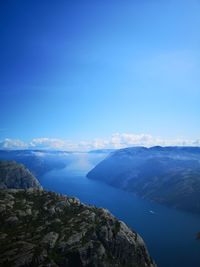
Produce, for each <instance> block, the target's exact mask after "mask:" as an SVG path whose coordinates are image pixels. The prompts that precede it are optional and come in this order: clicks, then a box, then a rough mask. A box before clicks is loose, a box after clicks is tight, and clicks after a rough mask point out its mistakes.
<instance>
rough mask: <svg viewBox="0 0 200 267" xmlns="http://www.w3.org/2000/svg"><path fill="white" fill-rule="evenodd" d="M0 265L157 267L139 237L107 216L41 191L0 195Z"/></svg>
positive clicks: (110, 216) (30, 190)
mask: <svg viewBox="0 0 200 267" xmlns="http://www.w3.org/2000/svg"><path fill="white" fill-rule="evenodd" d="M0 221H1V224H0V265H1V266H7V267H11V266H12V267H26V266H31V267H34V266H40V267H44V266H48V267H56V266H60V267H61V266H62V267H63V266H65V267H73V266H75V267H84V266H87V267H155V264H154V263H153V262H152V260H151V258H150V256H149V254H148V252H147V249H146V247H145V244H144V242H143V240H142V239H141V237H140V236H139V235H138V234H137V233H136V232H132V231H131V230H130V229H129V228H128V227H127V226H126V225H125V224H124V223H123V222H120V221H118V220H117V219H116V218H115V217H113V216H112V215H111V214H110V213H109V212H108V211H107V210H104V209H97V208H96V207H94V206H87V205H84V204H82V203H80V202H79V200H77V199H75V198H69V197H66V196H62V195H59V194H56V193H51V192H46V191H43V190H34V189H28V190H20V189H19V190H16V189H10V190H0Z"/></svg>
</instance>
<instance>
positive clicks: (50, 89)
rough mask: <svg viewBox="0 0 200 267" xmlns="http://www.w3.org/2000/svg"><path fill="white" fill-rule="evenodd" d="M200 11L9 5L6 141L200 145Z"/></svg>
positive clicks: (185, 2)
mask: <svg viewBox="0 0 200 267" xmlns="http://www.w3.org/2000/svg"><path fill="white" fill-rule="evenodd" d="M199 14H200V2H199V1H194V0H190V1H189V0H182V1H178V0H173V1H157V0H152V1H147V0H143V1H133V0H127V1H119V0H115V1H114V0H108V1H104V0H101V1H100V0H99V1H97V0H96V1H94V0H91V1H89V0H85V1H78V0H77V1H55V0H54V1H52V0H48V1H47V0H46V1H44V0H41V1H39V0H36V1H32V0H29V1H25V0H21V1H15V0H13V1H9V0H3V1H1V2H0V34H1V42H0V114H1V116H0V141H2V142H4V140H5V139H6V140H7V139H8V138H9V142H10V143H11V140H21V141H23V142H25V143H27V142H28V143H30V142H32V141H33V139H34V140H39V141H38V142H39V143H41V142H42V141H41V140H44V139H42V138H46V139H45V140H46V141H47V138H48V139H49V140H51V141H52V140H54V141H55V140H57V141H58V140H65V142H68V141H70V142H72V143H73V144H77V143H79V142H80V141H84V142H85V141H87V142H88V143H90V142H94V140H101V141H102V140H103V142H105V143H106V142H108V143H109V142H110V140H112V138H113V136H114V138H115V137H116V136H117V135H118V137H119V136H120V138H122V139H123V138H124V136H125V135H124V134H128V136H129V137H130V135H131V136H132V137H133V139H134V138H136V139H137V136H139V137H141V138H143V137H144V135H148V136H151V138H150V139H151V140H154V141H155V144H156V143H157V141H156V140H160V139H159V138H161V139H162V141H163V140H173V144H174V143H176V142H175V141H174V140H193V141H194V142H195V140H198V139H199V138H200V123H199V116H200V104H199V102H200V101H199V99H200V78H199V77H200V31H199V28H200V16H199ZM129 137H128V138H129ZM126 138H127V135H126ZM147 139H148V137H147ZM120 140H121V139H120ZM134 140H135V139H134ZM7 141H8V140H7ZM46 141H45V142H46ZM154 141H152V142H151V144H153V143H154ZM13 142H14V141H13ZM35 142H36V141H35ZM61 142H62V141H61ZM131 142H132V143H131ZM111 143H112V142H111ZM161 143H162V142H161ZM3 144H4V143H3ZM126 144H127V145H132V144H133V145H134V144H135V143H134V142H133V141H130V142H129V143H126ZM138 144H140V142H138ZM144 144H145V143H144ZM162 144H164V143H162ZM177 144H179V143H178V141H177Z"/></svg>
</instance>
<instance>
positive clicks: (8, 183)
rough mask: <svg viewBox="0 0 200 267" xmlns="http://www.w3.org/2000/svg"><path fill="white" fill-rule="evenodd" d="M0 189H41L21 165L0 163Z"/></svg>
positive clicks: (13, 162)
mask: <svg viewBox="0 0 200 267" xmlns="http://www.w3.org/2000/svg"><path fill="white" fill-rule="evenodd" d="M0 188H1V189H5V188H23V189H26V188H38V189H40V188H41V185H40V183H39V182H38V180H37V179H36V178H35V177H34V176H33V175H32V173H31V172H30V171H29V170H28V169H27V168H25V167H24V165H22V164H18V163H16V162H15V161H7V160H5V161H4V160H1V161H0Z"/></svg>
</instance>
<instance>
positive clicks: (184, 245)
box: [40, 164, 200, 267]
mask: <svg viewBox="0 0 200 267" xmlns="http://www.w3.org/2000/svg"><path fill="white" fill-rule="evenodd" d="M78 167H80V165H76V164H74V165H73V168H72V167H70V168H66V169H63V170H59V171H52V172H49V173H47V174H46V175H45V176H43V177H42V178H41V179H40V180H41V183H42V185H43V187H44V188H46V189H48V190H52V191H56V192H59V193H64V194H67V195H71V196H76V197H78V198H79V199H80V200H81V201H82V202H85V203H89V204H93V205H96V206H98V207H105V208H107V209H109V210H110V211H111V212H112V213H113V214H114V215H115V216H117V217H118V218H119V219H121V220H123V221H125V222H126V223H127V224H128V225H129V226H130V227H131V228H133V229H135V230H136V231H137V232H138V233H139V234H140V235H141V236H142V237H143V239H144V240H145V242H146V244H147V246H148V250H149V252H150V254H151V256H152V257H153V258H154V260H155V261H156V263H157V265H158V267H200V241H197V240H196V239H195V237H196V236H195V235H196V233H197V232H198V231H200V216H198V215H193V214H190V213H186V212H181V211H177V210H174V209H171V208H167V207H165V206H162V205H159V204H156V203H153V202H151V201H147V200H144V199H141V198H139V197H137V196H135V195H134V194H132V193H128V192H125V191H122V190H119V189H116V188H113V187H111V186H108V185H106V184H104V183H101V182H99V181H93V180H89V179H87V178H86V177H85V173H86V171H87V168H86V169H85V168H83V164H82V165H81V167H80V169H77V168H78ZM90 167H91V166H90Z"/></svg>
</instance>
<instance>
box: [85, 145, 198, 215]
mask: <svg viewBox="0 0 200 267" xmlns="http://www.w3.org/2000/svg"><path fill="white" fill-rule="evenodd" d="M87 176H88V178H90V179H97V180H101V181H103V182H105V183H108V184H110V185H112V186H115V187H118V188H122V189H124V190H126V191H130V192H134V193H136V194H138V195H140V196H142V197H145V198H148V199H151V200H154V201H156V202H159V203H162V204H166V205H169V206H173V207H175V208H180V209H184V210H187V211H192V212H197V213H200V147H160V146H156V147H151V148H145V147H132V148H125V149H120V150H117V151H116V152H113V153H111V154H110V156H108V157H107V158H106V159H105V160H103V161H102V162H100V163H99V164H98V165H97V166H96V167H95V168H94V169H93V170H91V171H90V172H89V173H88V175H87Z"/></svg>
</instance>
